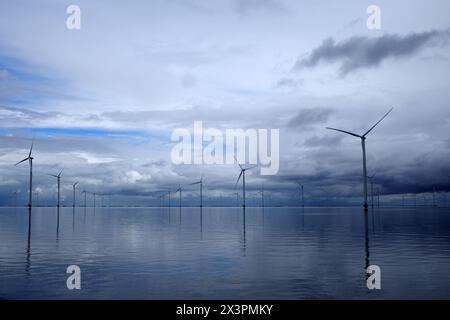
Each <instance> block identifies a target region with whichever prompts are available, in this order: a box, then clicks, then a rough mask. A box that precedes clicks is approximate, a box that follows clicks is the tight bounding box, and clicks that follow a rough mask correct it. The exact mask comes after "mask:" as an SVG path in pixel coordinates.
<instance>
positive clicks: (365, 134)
mask: <svg viewBox="0 0 450 320" xmlns="http://www.w3.org/2000/svg"><path fill="white" fill-rule="evenodd" d="M392 110H394V108H391V109H390V110H389V111H388V112H387V113H386V114H385V115H384V116H383V117H382V118H381V119H380V120H378V122H377V123H375V124H374V125H373V126H372V128H370V129H369V130H368V131H367V132H366V133H364V134H363V137H365V136H367V135H368V134H369V132H370V131H372V130H373V128H375V127H376V126H377V125H378V124H379V123H380V122H381V121H383V120H384V118H386V117H387V116H388V114H389V113H391V111H392Z"/></svg>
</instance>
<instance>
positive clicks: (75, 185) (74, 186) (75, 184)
mask: <svg viewBox="0 0 450 320" xmlns="http://www.w3.org/2000/svg"><path fill="white" fill-rule="evenodd" d="M77 184H78V181H77V182H75V183H74V184H73V185H72V188H73V208H74V209H75V188H76V187H77Z"/></svg>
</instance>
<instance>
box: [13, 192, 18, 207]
mask: <svg viewBox="0 0 450 320" xmlns="http://www.w3.org/2000/svg"><path fill="white" fill-rule="evenodd" d="M17 193H18V192H17V191H14V192H13V195H14V208H16V207H17Z"/></svg>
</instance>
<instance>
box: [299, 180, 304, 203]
mask: <svg viewBox="0 0 450 320" xmlns="http://www.w3.org/2000/svg"><path fill="white" fill-rule="evenodd" d="M298 185H299V186H300V191H301V194H302V207H304V206H305V195H304V193H303V185H302V184H301V183H300V182H298Z"/></svg>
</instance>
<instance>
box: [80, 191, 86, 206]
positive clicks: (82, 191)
mask: <svg viewBox="0 0 450 320" xmlns="http://www.w3.org/2000/svg"><path fill="white" fill-rule="evenodd" d="M81 193H84V207H85V208H86V193H87V191H86V190H83V191H82V192H81Z"/></svg>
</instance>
